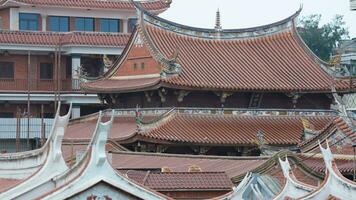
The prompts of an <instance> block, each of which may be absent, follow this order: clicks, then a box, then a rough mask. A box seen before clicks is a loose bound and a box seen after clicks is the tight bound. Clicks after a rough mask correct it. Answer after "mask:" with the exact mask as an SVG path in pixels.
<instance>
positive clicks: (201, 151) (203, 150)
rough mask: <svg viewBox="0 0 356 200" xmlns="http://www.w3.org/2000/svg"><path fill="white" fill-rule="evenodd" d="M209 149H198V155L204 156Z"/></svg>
mask: <svg viewBox="0 0 356 200" xmlns="http://www.w3.org/2000/svg"><path fill="white" fill-rule="evenodd" d="M210 149H211V148H210V147H200V148H199V154H202V155H205V154H206V153H207V152H208V151H209V150H210Z"/></svg>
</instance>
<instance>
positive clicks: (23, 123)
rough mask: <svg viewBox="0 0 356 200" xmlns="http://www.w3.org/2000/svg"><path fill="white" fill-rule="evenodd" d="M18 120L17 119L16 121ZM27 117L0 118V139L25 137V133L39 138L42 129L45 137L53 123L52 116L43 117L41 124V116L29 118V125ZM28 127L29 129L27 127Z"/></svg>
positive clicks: (31, 137) (30, 136)
mask: <svg viewBox="0 0 356 200" xmlns="http://www.w3.org/2000/svg"><path fill="white" fill-rule="evenodd" d="M18 120H19V121H18ZM27 120H28V119H27V118H21V119H16V118H0V139H16V138H17V136H18V137H19V139H27V133H29V138H30V139H34V138H41V137H42V130H43V132H44V137H45V138H47V137H48V135H49V133H50V131H51V127H52V124H53V119H52V118H44V119H43V122H44V123H43V125H42V123H41V122H42V119H41V118H30V120H29V122H30V123H29V126H27V122H28V121H27ZM28 128H29V131H27V129H28Z"/></svg>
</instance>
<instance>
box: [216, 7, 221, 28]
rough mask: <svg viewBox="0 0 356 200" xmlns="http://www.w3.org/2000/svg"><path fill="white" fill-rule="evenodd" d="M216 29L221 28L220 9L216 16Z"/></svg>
mask: <svg viewBox="0 0 356 200" xmlns="http://www.w3.org/2000/svg"><path fill="white" fill-rule="evenodd" d="M215 29H216V30H221V29H222V28H221V23H220V10H219V8H218V10H217V11H216V17H215Z"/></svg>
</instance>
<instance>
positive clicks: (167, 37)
mask: <svg viewBox="0 0 356 200" xmlns="http://www.w3.org/2000/svg"><path fill="white" fill-rule="evenodd" d="M298 14H299V12H297V13H296V14H295V15H293V16H291V17H289V18H287V19H285V20H282V21H280V22H276V23H274V24H269V25H265V26H262V27H255V28H248V29H235V30H220V31H218V30H215V29H200V28H194V27H187V26H184V25H180V24H176V23H174V22H170V21H167V20H164V19H162V18H159V17H157V16H154V15H151V14H149V13H147V12H145V11H143V10H141V15H140V17H139V22H138V24H139V25H138V28H137V31H138V34H135V35H136V36H135V37H136V38H133V39H131V43H134V42H135V41H137V40H139V41H141V40H142V41H143V43H144V45H143V48H147V49H149V51H150V53H151V55H152V57H153V58H154V59H155V60H157V61H158V62H160V63H161V64H162V70H165V69H166V68H169V67H173V68H174V66H173V65H172V63H174V64H176V65H175V68H176V69H178V70H176V71H175V72H173V74H174V75H167V76H162V77H161V82H160V83H159V84H158V83H157V84H155V86H156V85H159V86H166V87H172V88H184V89H187V88H189V89H204V90H225V91H275V92H278V91H283V92H287V91H288V92H290V91H297V92H311V91H313V92H329V91H330V88H331V86H332V85H333V84H336V87H337V88H338V89H340V90H345V89H346V88H347V87H348V86H349V84H348V83H347V82H346V81H337V82H336V83H335V80H334V79H333V78H332V76H331V75H330V74H329V73H327V72H326V70H327V69H326V65H327V64H326V63H324V62H323V61H321V60H320V59H319V58H317V57H316V56H315V55H314V54H313V53H312V52H311V51H310V50H309V49H308V47H307V46H306V45H305V44H304V42H303V41H302V39H301V38H300V36H299V35H298V33H297V30H296V29H295V22H294V21H295V19H296V17H297V15H298ZM138 37H139V38H138ZM130 46H133V45H128V46H127V49H126V51H125V53H128V52H129V51H130V48H131V47H130ZM174 55H175V56H174ZM121 59H122V60H124V59H126V57H125V56H122V57H121ZM121 63H123V62H117V65H116V66H115V67H113V68H112V69H111V70H109V72H108V73H107V74H106V75H105V77H104V78H103V79H100V80H99V82H100V84H101V85H103V84H104V83H103V82H107V83H106V88H105V89H106V90H115V86H114V85H111V87H110V84H114V82H111V83H110V82H108V81H109V80H113V79H111V78H112V77H113V76H120V74H117V73H116V71H118V69H119V68H120V67H121V66H120V64H121ZM177 66H178V67H177ZM173 71H174V70H173ZM114 80H115V79H114ZM139 80H141V79H140V78H137V81H136V82H139ZM116 81H117V80H116ZM136 82H135V83H136ZM135 86H136V88H135V89H142V90H145V88H143V87H142V88H139V86H137V84H136V85H135ZM83 88H85V89H87V90H94V91H101V90H102V88H101V86H100V85H97V83H96V82H95V81H94V82H91V83H86V84H84V85H83ZM121 89H122V88H121ZM125 89H126V88H123V89H122V90H125ZM117 90H119V91H120V89H117ZM117 90H116V91H117Z"/></svg>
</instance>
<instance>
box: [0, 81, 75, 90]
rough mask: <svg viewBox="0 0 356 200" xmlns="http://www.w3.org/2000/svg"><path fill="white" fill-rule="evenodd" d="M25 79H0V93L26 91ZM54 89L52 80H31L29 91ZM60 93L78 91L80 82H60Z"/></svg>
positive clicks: (26, 82)
mask: <svg viewBox="0 0 356 200" xmlns="http://www.w3.org/2000/svg"><path fill="white" fill-rule="evenodd" d="M28 83H29V82H28V80H27V79H0V91H27V90H28V88H27V86H28ZM55 88H56V86H55V81H54V80H31V81H30V90H31V91H38V92H52V91H54V90H55ZM60 91H64V92H70V91H80V81H79V80H78V79H68V80H62V81H61V83H60Z"/></svg>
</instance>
